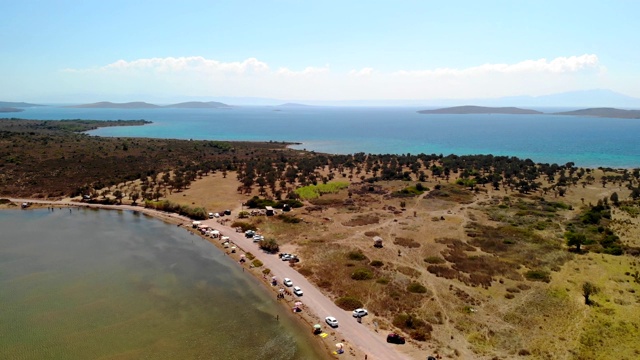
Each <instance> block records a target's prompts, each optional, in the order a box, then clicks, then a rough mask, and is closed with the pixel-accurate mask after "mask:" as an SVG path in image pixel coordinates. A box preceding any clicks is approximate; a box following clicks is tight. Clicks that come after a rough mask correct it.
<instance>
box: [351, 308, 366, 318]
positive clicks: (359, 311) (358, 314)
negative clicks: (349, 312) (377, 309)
mask: <svg viewBox="0 0 640 360" xmlns="http://www.w3.org/2000/svg"><path fill="white" fill-rule="evenodd" d="M368 314H369V313H368V312H367V310H366V309H355V310H353V317H357V318H359V317H363V316H367V315H368Z"/></svg>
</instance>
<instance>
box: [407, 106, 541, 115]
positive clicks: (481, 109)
mask: <svg viewBox="0 0 640 360" xmlns="http://www.w3.org/2000/svg"><path fill="white" fill-rule="evenodd" d="M418 113H420V114H513V115H525V114H542V113H541V112H540V111H536V110H530V109H521V108H517V107H485V106H472V105H466V106H454V107H448V108H442V109H435V110H420V111H418Z"/></svg>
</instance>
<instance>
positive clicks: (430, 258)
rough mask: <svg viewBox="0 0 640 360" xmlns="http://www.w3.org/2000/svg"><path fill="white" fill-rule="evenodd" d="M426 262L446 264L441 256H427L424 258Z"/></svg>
mask: <svg viewBox="0 0 640 360" xmlns="http://www.w3.org/2000/svg"><path fill="white" fill-rule="evenodd" d="M424 262H426V263H429V264H444V263H445V261H444V259H443V258H441V257H439V256H427V257H426V258H424Z"/></svg>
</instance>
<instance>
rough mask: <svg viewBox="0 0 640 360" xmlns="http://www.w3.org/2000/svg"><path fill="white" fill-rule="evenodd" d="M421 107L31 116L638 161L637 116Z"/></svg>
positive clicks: (372, 148)
mask: <svg viewBox="0 0 640 360" xmlns="http://www.w3.org/2000/svg"><path fill="white" fill-rule="evenodd" d="M417 110H419V109H418V108H399V107H398V108H356V107H351V108H348V107H302V108H287V107H282V108H275V107H237V108H230V109H135V110H122V109H73V108H61V107H41V108H30V109H27V110H26V111H24V112H21V113H16V114H15V115H12V116H16V117H21V118H30V119H52V120H57V119H75V118H82V119H97V120H117V119H123V120H130V119H145V120H151V121H153V122H154V123H153V124H150V125H145V126H141V127H118V128H103V129H98V130H96V131H92V132H91V133H92V134H95V135H100V136H116V137H128V136H131V137H157V138H178V139H207V140H248V141H269V140H274V141H291V142H301V143H302V145H300V146H297V147H296V148H300V149H307V150H315V151H319V152H327V153H340V154H347V153H356V152H365V153H395V154H406V153H411V154H418V153H426V154H431V153H435V154H444V155H448V154H457V155H465V154H494V155H508V156H518V157H520V158H529V159H532V160H533V161H535V162H547V163H554V162H555V163H558V164H564V163H566V162H569V161H572V162H574V163H576V165H578V166H589V167H597V166H610V167H639V166H640V144H639V143H638V138H640V120H630V119H608V118H590V117H574V116H558V115H422V114H418V113H417V112H416V111H417Z"/></svg>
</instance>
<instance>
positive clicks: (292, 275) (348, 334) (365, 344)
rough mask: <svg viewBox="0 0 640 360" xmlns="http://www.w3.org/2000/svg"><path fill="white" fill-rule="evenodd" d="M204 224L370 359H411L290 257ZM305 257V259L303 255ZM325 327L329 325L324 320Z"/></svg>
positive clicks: (124, 207)
mask: <svg viewBox="0 0 640 360" xmlns="http://www.w3.org/2000/svg"><path fill="white" fill-rule="evenodd" d="M10 200H11V201H12V202H14V203H18V204H20V203H23V202H31V203H38V204H52V205H67V206H85V207H94V208H103V209H115V210H133V211H140V212H143V213H147V214H150V215H152V216H157V217H159V218H165V219H174V220H177V221H181V222H184V223H190V222H191V219H189V218H187V217H184V216H181V215H178V214H170V213H165V212H161V211H156V210H151V209H145V208H142V207H139V206H131V205H100V204H87V203H79V202H65V201H46V200H33V199H10ZM202 223H203V224H207V225H210V226H211V227H213V228H215V229H218V230H219V231H220V232H221V233H223V234H224V235H225V236H229V238H230V240H231V241H232V242H233V243H235V244H236V245H238V246H239V247H240V248H242V249H243V250H245V251H247V252H251V253H252V254H254V255H255V256H256V258H257V259H259V260H260V261H262V263H263V264H264V266H265V267H267V268H269V269H271V272H272V274H273V276H276V277H277V279H278V281H279V282H280V283H281V282H282V279H283V278H285V277H287V278H289V279H291V280H292V281H293V284H294V286H300V287H301V288H302V290H303V292H304V295H303V296H302V297H300V301H301V302H302V303H303V304H304V305H305V309H307V311H311V312H312V313H314V314H315V315H317V316H318V318H320V319H324V318H325V317H327V316H333V317H335V318H336V319H337V320H338V323H339V326H338V328H336V329H334V330H332V331H336V332H337V333H338V334H339V336H338V338H343V339H346V340H347V341H348V342H349V343H350V344H352V346H354V347H357V348H359V349H360V350H361V351H362V352H363V353H365V354H367V359H368V360H395V359H398V360H402V359H407V360H408V359H410V357H409V356H407V355H405V354H403V353H401V352H400V351H399V348H398V345H393V344H388V343H387V342H386V334H385V333H382V332H380V333H375V332H374V331H371V330H370V329H369V328H367V327H366V326H365V323H368V322H369V321H370V320H369V318H370V317H371V316H372V315H368V316H367V317H364V318H363V320H362V323H358V322H357V319H356V318H354V317H353V316H352V314H351V312H348V311H345V310H342V309H340V308H339V307H338V306H336V305H335V304H334V303H333V301H331V299H329V298H327V297H326V296H325V295H323V294H322V293H321V292H320V291H319V290H318V289H317V288H316V287H314V286H313V285H312V284H311V283H310V282H309V281H308V280H307V279H305V278H304V277H303V276H302V275H300V274H299V273H298V272H297V271H296V270H294V269H293V268H291V267H290V266H289V263H288V262H287V261H282V260H280V258H279V257H278V256H277V255H272V254H266V253H264V252H262V251H260V250H259V249H258V245H257V244H254V243H253V239H251V238H246V237H245V236H244V234H243V233H237V232H235V229H233V228H231V227H229V226H226V225H222V224H220V223H218V222H217V220H216V219H211V220H204V221H203V222H202ZM303 261H304V259H303ZM327 271H331V264H327ZM322 325H323V327H324V328H327V327H328V325H326V324H325V323H323V324H322Z"/></svg>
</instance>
